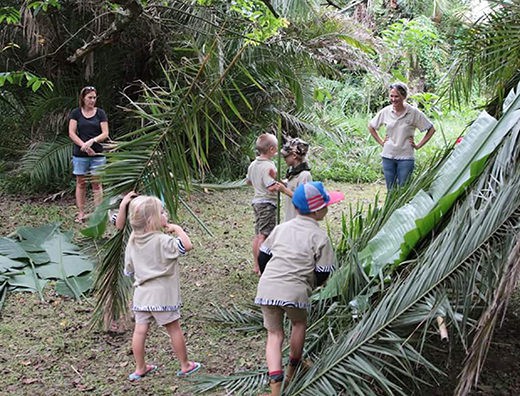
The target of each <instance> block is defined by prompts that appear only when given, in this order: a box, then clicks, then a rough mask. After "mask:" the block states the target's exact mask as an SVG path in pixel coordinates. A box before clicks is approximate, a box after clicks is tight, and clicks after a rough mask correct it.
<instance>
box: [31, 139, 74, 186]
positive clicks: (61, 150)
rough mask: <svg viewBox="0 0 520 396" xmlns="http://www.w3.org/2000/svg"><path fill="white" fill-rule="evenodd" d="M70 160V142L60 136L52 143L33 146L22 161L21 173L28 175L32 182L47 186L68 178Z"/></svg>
mask: <svg viewBox="0 0 520 396" xmlns="http://www.w3.org/2000/svg"><path fill="white" fill-rule="evenodd" d="M71 158H72V144H71V141H70V139H69V138H68V137H65V136H60V137H58V138H57V139H56V140H55V141H53V142H42V143H36V144H33V145H32V146H31V148H30V149H29V150H28V151H27V153H26V154H25V155H24V157H23V159H22V171H24V172H26V173H27V174H29V176H30V178H31V181H32V182H34V183H36V184H39V185H49V184H51V183H52V182H54V181H56V180H57V179H61V180H64V179H67V178H69V177H70V174H71V173H72V166H71Z"/></svg>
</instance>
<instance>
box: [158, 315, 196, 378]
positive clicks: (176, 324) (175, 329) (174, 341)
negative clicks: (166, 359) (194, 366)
mask: <svg viewBox="0 0 520 396" xmlns="http://www.w3.org/2000/svg"><path fill="white" fill-rule="evenodd" d="M164 327H165V328H166V331H167V332H168V335H169V336H170V343H171V345H172V349H173V353H174V354H175V355H176V356H177V359H179V363H180V365H181V370H182V371H188V370H189V369H191V366H190V361H189V360H188V352H187V350H186V341H185V340H184V334H183V333H182V329H181V324H180V320H175V321H173V322H170V323H168V324H167V325H165V326H164Z"/></svg>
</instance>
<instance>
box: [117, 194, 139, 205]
mask: <svg viewBox="0 0 520 396" xmlns="http://www.w3.org/2000/svg"><path fill="white" fill-rule="evenodd" d="M135 197H137V193H136V192H135V191H130V192H129V193H127V194H125V196H124V197H123V200H122V201H121V204H122V205H127V204H128V203H129V202H130V201H131V200H132V199H134V198H135Z"/></svg>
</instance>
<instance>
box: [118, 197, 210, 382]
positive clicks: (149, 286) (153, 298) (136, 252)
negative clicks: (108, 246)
mask: <svg viewBox="0 0 520 396" xmlns="http://www.w3.org/2000/svg"><path fill="white" fill-rule="evenodd" d="M129 220H130V225H131V227H132V234H131V235H130V238H129V240H128V245H127V247H126V251H125V274H126V275H128V276H133V277H134V287H135V290H134V298H133V304H132V310H133V311H134V314H135V329H134V334H133V338H132V350H133V353H134V358H135V362H136V369H135V371H134V372H133V373H132V374H130V375H129V376H128V379H129V380H130V381H138V380H140V379H141V378H142V377H144V376H145V375H147V374H150V373H152V372H154V371H155V370H157V366H154V365H151V364H146V361H145V341H146V336H147V333H148V328H149V325H150V322H151V321H152V320H155V322H156V323H157V324H158V325H160V326H164V327H165V328H166V331H167V332H168V334H169V336H170V342H171V345H172V348H173V351H174V353H175V354H176V355H177V358H178V359H179V362H180V366H181V369H180V370H179V371H178V372H177V376H179V377H185V376H188V375H191V374H193V373H195V372H196V371H197V370H198V369H199V368H200V367H201V364H200V363H198V362H193V361H189V360H188V354H187V351H186V342H185V340H184V335H183V333H182V330H181V326H180V307H181V297H180V287H179V266H178V262H177V258H178V257H179V256H180V255H184V254H185V253H186V252H187V251H189V250H191V248H192V244H191V241H190V238H189V237H188V235H187V234H186V232H184V230H183V229H182V228H181V227H180V226H178V225H177V224H169V223H168V219H167V216H166V213H165V211H164V209H163V207H162V203H161V201H160V200H159V199H158V198H156V197H151V196H138V197H135V198H133V199H132V200H131V201H130V204H129ZM163 229H164V230H165V231H166V232H167V233H173V234H175V235H176V237H174V236H171V235H168V234H166V233H164V232H162V230H163Z"/></svg>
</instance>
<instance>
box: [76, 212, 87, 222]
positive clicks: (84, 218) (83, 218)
mask: <svg viewBox="0 0 520 396" xmlns="http://www.w3.org/2000/svg"><path fill="white" fill-rule="evenodd" d="M85 220H86V216H85V215H83V216H80V215H79V214H77V215H76V217H75V218H74V223H78V224H83V223H84V222H85Z"/></svg>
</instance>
